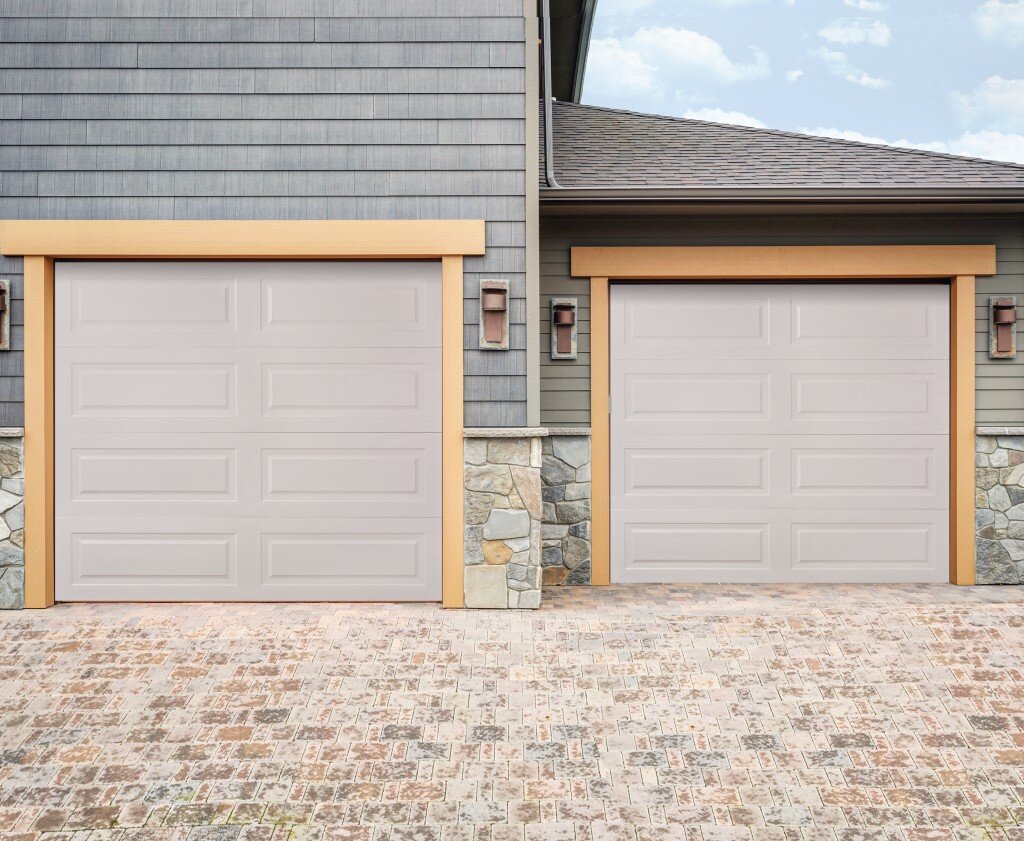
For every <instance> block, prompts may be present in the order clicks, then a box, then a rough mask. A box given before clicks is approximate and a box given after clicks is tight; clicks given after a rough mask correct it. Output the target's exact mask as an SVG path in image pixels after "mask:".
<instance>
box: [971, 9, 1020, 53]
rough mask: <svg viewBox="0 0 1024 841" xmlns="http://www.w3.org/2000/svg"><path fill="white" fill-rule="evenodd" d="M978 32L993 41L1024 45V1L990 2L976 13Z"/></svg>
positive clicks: (975, 20) (975, 19)
mask: <svg viewBox="0 0 1024 841" xmlns="http://www.w3.org/2000/svg"><path fill="white" fill-rule="evenodd" d="M974 22H975V24H976V25H977V27H978V32H980V33H981V35H982V36H983V37H985V38H989V39H991V40H993V41H1005V42H1006V43H1008V44H1024V0H1017V2H1008V3H1003V2H1001V0H988V2H986V3H982V5H981V7H980V8H979V9H978V10H977V11H976V12H975V13H974Z"/></svg>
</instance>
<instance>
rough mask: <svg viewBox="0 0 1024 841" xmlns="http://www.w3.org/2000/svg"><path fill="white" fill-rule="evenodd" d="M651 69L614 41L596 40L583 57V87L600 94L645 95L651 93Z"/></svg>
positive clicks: (636, 55)
mask: <svg viewBox="0 0 1024 841" xmlns="http://www.w3.org/2000/svg"><path fill="white" fill-rule="evenodd" d="M654 76H655V70H654V68H653V67H651V66H650V65H648V64H647V63H646V62H645V61H644V60H643V59H642V58H641V57H640V56H639V55H638V54H637V53H635V52H633V50H630V49H628V48H627V47H624V46H623V45H622V43H621V42H620V41H619V39H618V38H596V39H594V40H593V41H591V43H590V52H589V53H588V54H587V86H588V87H590V88H591V89H592V90H593V89H596V90H599V91H601V92H602V94H608V95H610V96H616V95H620V94H637V93H648V92H650V91H653V90H654Z"/></svg>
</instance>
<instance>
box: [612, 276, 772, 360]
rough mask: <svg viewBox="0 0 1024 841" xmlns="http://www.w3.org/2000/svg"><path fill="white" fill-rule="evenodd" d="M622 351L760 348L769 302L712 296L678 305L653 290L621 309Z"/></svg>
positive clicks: (766, 328)
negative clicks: (654, 347)
mask: <svg viewBox="0 0 1024 841" xmlns="http://www.w3.org/2000/svg"><path fill="white" fill-rule="evenodd" d="M624 307H625V309H624V314H623V320H624V328H623V346H624V347H625V348H627V349H628V348H630V347H631V346H638V347H644V346H661V347H672V346H680V345H687V346H688V345H691V344H695V343H697V344H702V345H735V344H743V345H748V346H749V345H765V344H767V342H768V302H767V301H765V300H752V299H749V298H748V299H739V298H736V297H735V296H725V295H715V296H712V297H710V298H696V299H693V298H688V299H687V300H679V299H678V298H675V297H673V296H671V295H666V294H665V293H664V292H662V291H660V290H654V291H652V292H651V293H649V295H647V296H645V297H640V298H636V299H632V300H627V301H626V302H625V304H624Z"/></svg>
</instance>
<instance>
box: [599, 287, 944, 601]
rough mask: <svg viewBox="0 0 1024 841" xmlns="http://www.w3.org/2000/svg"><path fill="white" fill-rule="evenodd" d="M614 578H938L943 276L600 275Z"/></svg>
mask: <svg viewBox="0 0 1024 841" xmlns="http://www.w3.org/2000/svg"><path fill="white" fill-rule="evenodd" d="M610 325H611V370H610V374H611V379H610V386H611V406H610V421H611V445H612V460H611V547H612V576H613V580H615V581H647V582H658V581H733V582H741V581H824V582H833V581H834V582H841V581H944V580H946V577H947V575H948V552H949V546H948V507H949V434H948V433H949V360H948V327H949V317H948V287H946V286H941V285H939V284H931V285H921V284H889V285H885V286H877V285H857V284H840V285H813V284H808V285H804V284H790V285H778V284H757V285H751V284H745V285H744V284H736V285H725V286H722V285H717V284H716V285H714V286H708V285H703V286H702V285H699V284H660V285H657V286H650V285H647V286H644V285H613V287H612V294H611V307H610Z"/></svg>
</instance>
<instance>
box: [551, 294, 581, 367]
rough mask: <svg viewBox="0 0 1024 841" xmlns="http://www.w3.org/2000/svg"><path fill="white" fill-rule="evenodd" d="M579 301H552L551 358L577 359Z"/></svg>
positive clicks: (563, 299)
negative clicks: (577, 310)
mask: <svg viewBox="0 0 1024 841" xmlns="http://www.w3.org/2000/svg"><path fill="white" fill-rule="evenodd" d="M577 306H578V299H576V298H560V297H557V296H556V297H553V298H552V299H551V358H552V359H575V358H576V347H577V337H576V309H577Z"/></svg>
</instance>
